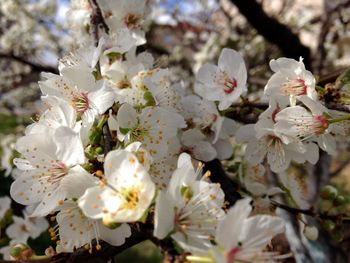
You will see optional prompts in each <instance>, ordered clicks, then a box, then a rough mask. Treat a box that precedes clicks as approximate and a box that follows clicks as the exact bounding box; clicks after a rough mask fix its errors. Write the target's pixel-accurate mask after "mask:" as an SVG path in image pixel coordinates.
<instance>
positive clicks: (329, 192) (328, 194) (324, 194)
mask: <svg viewBox="0 0 350 263" xmlns="http://www.w3.org/2000/svg"><path fill="white" fill-rule="evenodd" d="M320 195H321V198H322V199H325V200H334V198H336V197H337V195H338V190H337V189H336V188H335V187H334V186H331V185H325V186H323V187H322V189H321V194H320Z"/></svg>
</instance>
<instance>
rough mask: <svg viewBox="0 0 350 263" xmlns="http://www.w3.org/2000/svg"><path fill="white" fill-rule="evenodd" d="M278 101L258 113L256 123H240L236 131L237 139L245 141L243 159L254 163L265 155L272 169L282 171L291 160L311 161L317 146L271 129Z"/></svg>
mask: <svg viewBox="0 0 350 263" xmlns="http://www.w3.org/2000/svg"><path fill="white" fill-rule="evenodd" d="M278 112H279V106H278V104H275V103H271V105H270V107H269V108H268V109H267V110H266V111H265V112H264V113H263V114H262V115H261V116H260V119H259V121H258V122H257V123H256V124H249V125H245V126H242V127H241V128H240V129H239V130H238V131H237V133H236V140H237V141H238V142H246V143H247V148H246V151H245V158H246V160H247V161H248V162H249V163H250V164H252V165H257V164H259V163H262V162H263V160H264V158H265V156H267V162H268V163H269V165H270V168H271V170H272V171H274V172H281V171H284V170H286V169H287V168H288V167H289V165H290V162H291V161H292V160H293V161H295V162H297V163H304V162H305V161H306V160H307V161H309V162H310V163H312V164H315V163H316V162H317V160H318V147H317V146H316V145H315V144H314V143H312V142H306V143H303V142H301V141H300V140H298V139H297V138H295V137H293V136H290V135H287V134H282V133H280V132H279V131H278V130H277V129H276V128H275V121H276V116H277V115H276V114H279V113H278Z"/></svg>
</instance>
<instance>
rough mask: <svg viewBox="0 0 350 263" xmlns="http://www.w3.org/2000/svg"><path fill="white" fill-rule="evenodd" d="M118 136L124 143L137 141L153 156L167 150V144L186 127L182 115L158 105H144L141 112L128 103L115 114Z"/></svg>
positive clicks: (159, 155)
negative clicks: (179, 130) (180, 129)
mask: <svg viewBox="0 0 350 263" xmlns="http://www.w3.org/2000/svg"><path fill="white" fill-rule="evenodd" d="M117 123H118V125H119V129H118V131H117V132H118V138H119V140H121V141H124V142H126V143H129V142H134V141H139V142H141V143H142V145H143V146H144V147H145V148H146V149H147V150H148V152H149V153H150V154H151V156H152V157H154V158H161V157H163V156H164V155H165V154H166V152H167V145H168V144H169V143H170V140H171V139H172V138H174V137H175V136H176V135H177V131H178V129H179V128H184V127H186V124H185V121H184V119H183V117H182V116H181V115H179V114H177V113H175V112H170V111H167V110H165V109H163V108H159V107H146V108H144V109H143V110H142V112H141V113H138V112H136V110H135V109H134V108H133V107H132V106H130V105H129V104H123V105H122V106H121V107H120V109H119V111H118V115H117Z"/></svg>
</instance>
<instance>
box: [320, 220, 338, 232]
mask: <svg viewBox="0 0 350 263" xmlns="http://www.w3.org/2000/svg"><path fill="white" fill-rule="evenodd" d="M322 226H323V228H324V229H326V230H327V231H328V232H331V231H332V230H333V229H335V227H336V224H335V223H334V221H332V220H325V221H323V222H322Z"/></svg>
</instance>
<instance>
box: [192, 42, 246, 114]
mask: <svg viewBox="0 0 350 263" xmlns="http://www.w3.org/2000/svg"><path fill="white" fill-rule="evenodd" d="M196 80H197V83H196V85H195V91H196V93H197V94H199V95H200V96H202V97H203V98H205V99H207V100H210V101H219V102H220V103H219V109H220V110H225V109H227V108H228V107H229V106H230V105H231V104H232V103H233V102H235V101H236V100H237V99H239V96H240V95H242V93H243V92H245V91H246V82H247V69H246V67H245V64H244V61H243V58H242V56H241V55H240V54H239V53H238V52H236V51H234V50H232V49H228V48H224V49H223V50H222V51H221V54H220V57H219V62H218V66H214V65H211V64H205V65H204V66H202V67H201V68H200V69H199V71H198V73H197V77H196Z"/></svg>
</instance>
